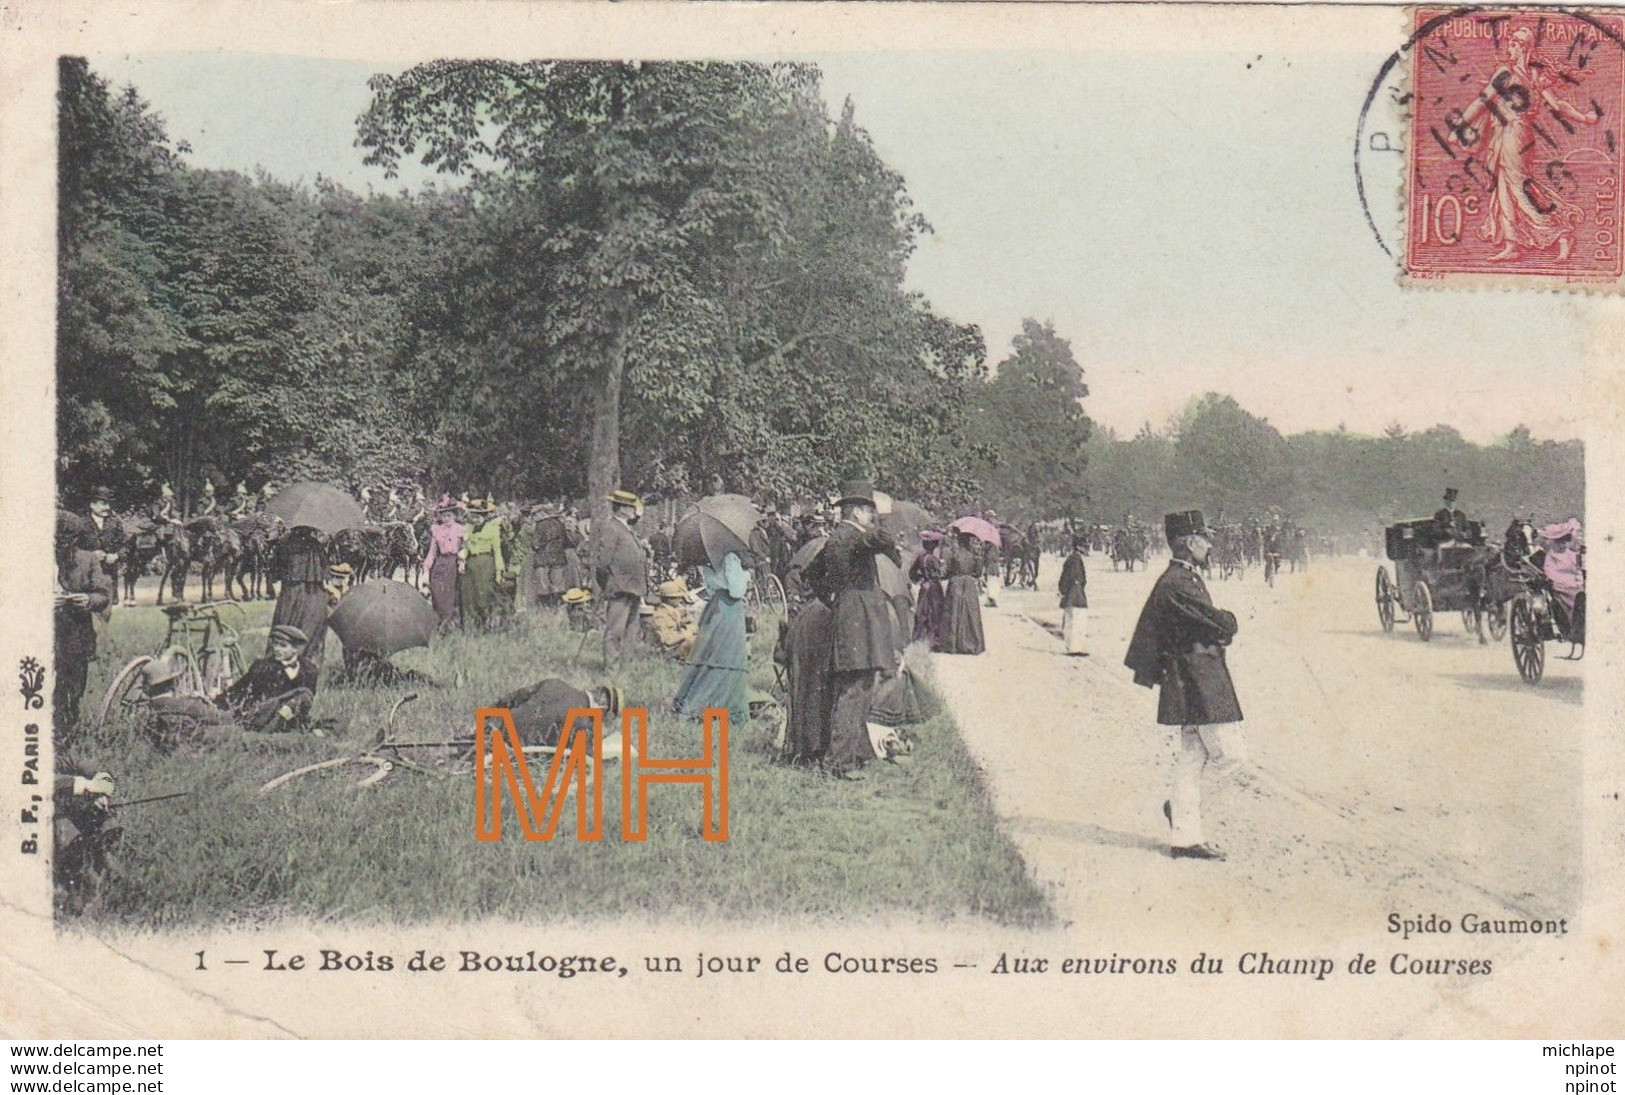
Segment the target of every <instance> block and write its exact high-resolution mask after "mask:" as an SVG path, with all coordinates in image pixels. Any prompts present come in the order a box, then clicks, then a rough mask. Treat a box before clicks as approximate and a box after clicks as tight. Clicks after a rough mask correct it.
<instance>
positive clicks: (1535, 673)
mask: <svg viewBox="0 0 1625 1095" xmlns="http://www.w3.org/2000/svg"><path fill="white" fill-rule="evenodd" d="M1510 630H1511V632H1512V661H1513V664H1515V665H1516V666H1517V667H1518V676H1520V677H1522V678H1523V679H1524V681H1525V682H1526V683H1528V684H1539V683H1540V678H1541V677H1542V676H1543V675H1544V674H1545V672H1546V642H1545V640H1544V639H1543V638H1542V637H1541V633H1540V627H1539V626H1538V625H1537V624H1536V622H1535V612H1534V609H1533V608H1532V607H1531V606H1530V604H1529V598H1527V597H1519V598H1518V599H1517V600H1515V601H1513V602H1512V620H1511V625H1510Z"/></svg>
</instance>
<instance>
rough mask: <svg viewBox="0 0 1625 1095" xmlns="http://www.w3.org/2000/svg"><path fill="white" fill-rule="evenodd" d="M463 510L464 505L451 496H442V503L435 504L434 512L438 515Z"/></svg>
mask: <svg viewBox="0 0 1625 1095" xmlns="http://www.w3.org/2000/svg"><path fill="white" fill-rule="evenodd" d="M462 508H463V504H462V503H461V502H459V501H457V499H455V498H453V497H452V496H451V495H450V494H442V495H441V496H440V501H438V502H436V503H435V504H434V511H435V512H436V513H456V512H457V511H458V510H460V509H462Z"/></svg>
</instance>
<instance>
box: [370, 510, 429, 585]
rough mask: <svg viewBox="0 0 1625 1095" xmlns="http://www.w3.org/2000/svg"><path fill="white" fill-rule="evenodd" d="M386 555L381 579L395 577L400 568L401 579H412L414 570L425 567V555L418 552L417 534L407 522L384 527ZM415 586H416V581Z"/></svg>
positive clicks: (380, 568)
mask: <svg viewBox="0 0 1625 1095" xmlns="http://www.w3.org/2000/svg"><path fill="white" fill-rule="evenodd" d="M383 531H384V554H383V559H382V561H381V563H380V564H379V569H378V572H377V576H378V577H380V578H393V577H395V569H396V568H397V567H399V568H400V571H401V577H403V578H412V576H413V568H421V567H422V566H423V554H422V553H421V552H420V551H418V544H419V543H420V542H421V541H419V540H418V537H417V533H416V532H415V531H413V529H412V526H411V525H410V524H408V523H407V522H405V521H391V522H390V523H389V524H387V525H385V526H384V529H383ZM413 584H414V585H415V584H416V582H415V580H414V583H413Z"/></svg>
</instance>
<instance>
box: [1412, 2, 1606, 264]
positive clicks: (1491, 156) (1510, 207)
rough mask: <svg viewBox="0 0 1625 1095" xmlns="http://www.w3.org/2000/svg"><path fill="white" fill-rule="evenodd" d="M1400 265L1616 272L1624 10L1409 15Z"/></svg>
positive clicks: (1421, 11)
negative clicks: (1407, 137)
mask: <svg viewBox="0 0 1625 1095" xmlns="http://www.w3.org/2000/svg"><path fill="white" fill-rule="evenodd" d="M1415 20H1416V21H1415V31H1416V36H1415V38H1414V39H1413V43H1412V57H1411V63H1412V84H1411V90H1412V94H1413V96H1414V97H1413V99H1412V111H1411V134H1410V137H1411V139H1410V176H1409V182H1408V185H1407V187H1406V210H1405V215H1406V247H1405V272H1406V274H1407V275H1408V276H1409V277H1411V278H1414V279H1417V280H1437V279H1447V280H1451V279H1455V278H1456V277H1458V276H1463V277H1465V278H1467V279H1469V280H1473V279H1480V280H1481V279H1482V277H1484V276H1488V277H1491V278H1495V279H1504V280H1505V281H1506V282H1509V283H1516V282H1518V281H1522V280H1530V281H1552V280H1556V281H1560V282H1565V283H1571V284H1583V283H1615V282H1618V281H1619V280H1620V275H1621V273H1622V270H1625V266H1622V261H1621V255H1622V248H1621V240H1620V233H1621V227H1620V184H1621V179H1620V157H1621V150H1620V142H1621V140H1622V138H1625V14H1612V13H1578V12H1566V11H1539V10H1536V11H1507V10H1472V9H1467V10H1464V9H1459V8H1458V9H1454V10H1451V9H1445V8H1431V9H1430V8H1422V9H1418V10H1417V11H1416V14H1415Z"/></svg>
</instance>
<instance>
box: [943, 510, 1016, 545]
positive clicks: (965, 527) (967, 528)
mask: <svg viewBox="0 0 1625 1095" xmlns="http://www.w3.org/2000/svg"><path fill="white" fill-rule="evenodd" d="M948 527H949V528H951V529H953V530H954V531H955V532H968V533H970V534H971V535H972V536H974V537H976V538H977V539H978V540H981V541H983V542H984V543H989V544H992V545H993V546H994V547H998V546H1000V545H1001V544H1002V543H1003V542H1004V541H1003V540H1001V539H1000V538H999V530H998V527H997V526H996V525H994V524H993V522H991V521H984V520H983V519H982V518H980V517H961V518H960V519H959V520H957V521H955V522H954V523H953V524H951V525H949V526H948Z"/></svg>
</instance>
